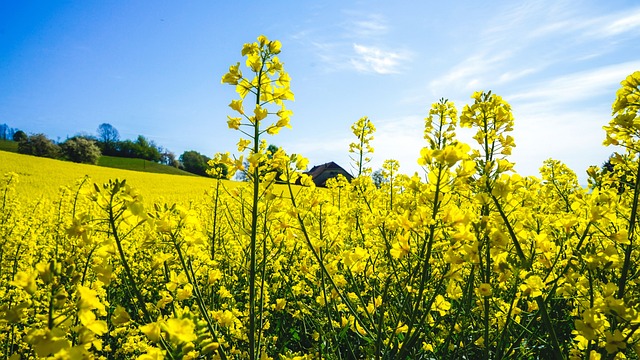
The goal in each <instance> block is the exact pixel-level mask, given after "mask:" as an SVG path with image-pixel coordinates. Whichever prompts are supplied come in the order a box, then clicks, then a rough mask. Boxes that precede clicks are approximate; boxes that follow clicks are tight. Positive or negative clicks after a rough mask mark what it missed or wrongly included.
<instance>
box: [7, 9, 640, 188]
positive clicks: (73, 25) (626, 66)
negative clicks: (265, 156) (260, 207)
mask: <svg viewBox="0 0 640 360" xmlns="http://www.w3.org/2000/svg"><path fill="white" fill-rule="evenodd" d="M448 3H451V4H448ZM260 34H264V35H266V36H267V37H269V38H270V39H278V40H280V41H281V42H282V44H283V47H282V50H283V51H282V54H281V56H280V58H281V60H282V61H283V62H284V64H285V69H286V70H287V71H288V72H289V74H290V75H291V77H292V85H291V87H292V90H293V92H294V93H295V96H296V100H295V102H293V103H291V104H290V105H289V107H290V108H291V109H292V110H293V111H294V116H293V118H292V122H291V125H292V126H293V129H285V130H283V131H282V132H281V133H280V134H278V135H276V136H273V137H271V138H269V139H268V141H269V143H273V144H276V145H279V146H283V147H284V148H285V150H286V151H287V152H294V153H302V154H303V155H305V156H307V157H308V158H309V159H310V161H311V165H314V164H321V163H324V162H328V161H336V162H337V163H339V164H340V165H342V166H343V167H345V168H347V169H349V156H348V144H349V143H350V142H351V141H353V135H352V134H351V132H350V126H351V124H352V123H353V122H355V121H356V120H358V119H359V118H360V117H362V116H369V118H371V119H372V121H373V122H374V124H375V125H376V127H377V133H376V137H375V140H374V142H373V146H374V148H375V149H376V151H375V153H374V156H373V161H372V163H371V167H372V168H373V169H374V170H375V169H377V168H379V167H380V165H381V164H382V162H383V161H384V160H385V159H390V158H393V159H397V160H399V161H400V163H401V170H402V171H403V172H405V173H409V174H411V173H413V172H414V171H421V170H420V168H419V166H418V165H417V163H416V159H417V157H418V155H419V150H420V148H421V147H422V146H424V145H425V142H424V140H423V138H422V132H423V125H424V120H423V119H424V117H425V116H426V115H427V112H428V109H429V108H430V106H431V104H432V103H434V102H436V101H437V100H438V99H440V98H443V97H444V98H448V99H450V100H452V101H454V102H455V104H456V106H457V107H458V109H459V111H461V110H462V108H463V106H464V105H465V104H467V103H469V99H470V96H471V94H472V93H473V92H474V91H476V90H492V91H493V92H494V93H497V94H499V95H501V96H502V97H503V98H504V99H505V100H506V101H508V102H509V103H510V104H511V105H512V108H513V111H514V115H515V130H514V132H513V136H514V137H515V140H516V148H515V149H514V152H513V155H512V158H511V159H512V161H515V162H516V169H517V170H518V172H519V173H521V174H522V175H537V174H538V168H539V167H540V166H541V164H542V161H543V160H545V159H547V158H555V159H558V160H561V161H563V162H565V163H567V164H568V165H569V166H570V167H571V168H572V169H573V170H574V171H576V173H578V175H579V177H580V179H581V182H582V183H586V181H585V179H586V175H585V170H586V168H587V167H588V166H589V165H599V164H601V163H602V162H604V161H605V160H606V159H607V157H608V156H609V155H610V154H611V153H612V152H613V151H615V150H616V149H614V148H605V147H603V146H602V145H601V143H602V140H603V139H604V131H603V130H602V126H603V125H605V124H606V123H607V122H608V121H609V119H610V117H611V104H612V102H613V100H614V98H615V92H616V90H617V89H618V87H619V83H620V81H621V80H623V79H624V78H625V77H626V76H627V75H628V74H630V73H632V72H633V71H635V70H640V3H638V2H637V1H620V0H611V1H606V2H605V1H596V0H592V1H580V0H576V1H562V0H554V1H546V0H544V1H528V2H519V1H491V2H478V1H470V0H467V1H452V2H444V1H438V2H436V1H401V0H399V1H343V0H341V1H323V2H316V1H313V2H312V1H273V2H262V1H233V2H231V1H227V2H224V1H189V2H168V1H166V2H159V1H158V2H143V1H75V2H71V1H41V2H36V1H2V2H0V89H1V90H0V123H7V124H8V125H9V126H11V127H16V128H20V129H22V130H24V131H26V132H27V133H45V134H47V135H48V136H49V137H51V138H53V139H58V138H59V139H61V140H64V139H65V138H66V137H67V136H72V135H74V134H76V133H89V134H95V132H96V129H97V127H98V125H100V124H101V123H104V122H107V123H110V124H112V125H113V126H115V127H116V128H117V129H118V130H119V132H120V135H121V137H122V138H130V139H135V138H136V137H137V135H138V134H141V135H144V136H146V137H147V138H149V139H151V140H154V141H155V142H156V143H157V144H159V145H162V146H164V147H166V148H168V149H169V150H171V151H173V152H174V153H176V154H177V155H179V154H181V153H182V152H183V151H185V150H196V151H199V152H201V153H203V154H205V155H208V156H212V155H213V154H215V153H216V152H224V151H231V152H233V151H234V150H235V149H236V146H235V144H236V142H237V141H238V136H239V135H240V134H239V133H238V132H235V131H231V130H229V129H227V126H226V116H227V115H230V114H232V110H231V109H230V108H228V106H227V105H228V104H229V103H230V101H231V100H232V99H235V98H236V94H235V92H234V89H233V87H231V86H228V85H223V84H221V83H220V79H221V77H222V75H223V74H224V73H225V72H226V71H227V70H228V68H229V66H230V65H231V64H234V63H236V62H238V61H241V62H242V58H241V55H240V50H241V48H242V45H243V44H244V43H246V42H252V41H254V40H255V38H256V37H257V36H258V35H260ZM460 134H461V137H463V138H465V136H467V139H468V133H466V132H464V131H461V132H460ZM472 146H473V144H472Z"/></svg>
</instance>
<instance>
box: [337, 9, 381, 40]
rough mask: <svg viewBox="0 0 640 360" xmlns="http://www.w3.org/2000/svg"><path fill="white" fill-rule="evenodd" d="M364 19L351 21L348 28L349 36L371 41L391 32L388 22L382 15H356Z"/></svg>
mask: <svg viewBox="0 0 640 360" xmlns="http://www.w3.org/2000/svg"><path fill="white" fill-rule="evenodd" d="M356 16H359V17H364V19H357V20H352V21H350V22H349V23H348V24H347V25H346V26H345V28H346V30H347V36H351V37H354V38H359V39H370V38H371V37H379V36H382V35H384V34H386V33H387V32H388V30H389V26H388V25H387V21H386V19H385V17H384V16H382V15H380V14H366V15H356Z"/></svg>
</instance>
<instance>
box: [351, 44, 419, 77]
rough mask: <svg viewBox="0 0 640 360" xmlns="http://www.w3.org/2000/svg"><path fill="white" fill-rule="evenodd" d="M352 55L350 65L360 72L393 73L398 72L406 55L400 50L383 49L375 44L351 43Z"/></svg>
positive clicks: (406, 57)
mask: <svg viewBox="0 0 640 360" xmlns="http://www.w3.org/2000/svg"><path fill="white" fill-rule="evenodd" d="M353 51H354V53H355V54H354V57H352V58H351V61H350V63H351V65H352V66H353V67H354V68H355V69H356V70H358V71H360V72H374V73H378V74H395V73H399V72H400V66H401V65H402V62H403V61H404V60H406V59H408V55H406V54H403V53H401V52H394V51H385V50H382V49H380V48H378V47H375V46H365V45H360V44H353Z"/></svg>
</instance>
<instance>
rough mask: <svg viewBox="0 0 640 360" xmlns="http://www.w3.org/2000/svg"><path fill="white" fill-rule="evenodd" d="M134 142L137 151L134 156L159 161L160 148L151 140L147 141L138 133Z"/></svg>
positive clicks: (160, 157)
mask: <svg viewBox="0 0 640 360" xmlns="http://www.w3.org/2000/svg"><path fill="white" fill-rule="evenodd" d="M135 144H136V152H137V156H136V157H139V158H142V159H145V160H149V161H155V162H160V160H161V159H162V156H161V154H160V150H158V146H157V145H156V144H155V143H154V142H153V141H149V140H147V138H145V137H144V136H142V135H138V139H136V142H135Z"/></svg>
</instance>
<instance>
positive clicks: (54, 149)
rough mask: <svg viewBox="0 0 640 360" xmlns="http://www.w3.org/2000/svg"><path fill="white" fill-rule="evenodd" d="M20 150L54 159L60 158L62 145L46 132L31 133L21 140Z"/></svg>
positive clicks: (22, 152)
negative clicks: (45, 133) (48, 136)
mask: <svg viewBox="0 0 640 360" xmlns="http://www.w3.org/2000/svg"><path fill="white" fill-rule="evenodd" d="M18 152H19V153H20V154H26V155H35V156H40V157H47V158H52V159H57V158H59V157H60V154H61V150H60V146H58V145H57V144H56V143H54V142H53V141H52V140H50V139H49V138H47V137H46V136H45V135H44V134H35V135H31V136H28V137H27V138H26V139H24V140H22V141H20V142H19V143H18Z"/></svg>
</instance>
